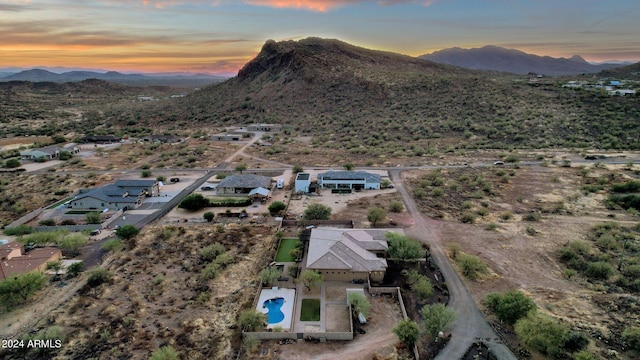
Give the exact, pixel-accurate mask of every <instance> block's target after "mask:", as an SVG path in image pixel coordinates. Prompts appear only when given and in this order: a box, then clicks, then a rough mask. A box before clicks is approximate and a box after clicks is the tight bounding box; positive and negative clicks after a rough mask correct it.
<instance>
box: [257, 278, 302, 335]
mask: <svg viewBox="0 0 640 360" xmlns="http://www.w3.org/2000/svg"><path fill="white" fill-rule="evenodd" d="M278 297H281V298H284V304H282V307H281V308H280V311H282V313H283V314H284V319H282V321H280V322H279V323H275V324H268V325H267V328H269V329H272V328H273V327H274V326H277V325H279V326H280V327H282V330H285V331H288V330H290V329H291V320H292V319H293V306H294V305H295V301H296V290H295V289H283V288H277V287H273V288H266V289H262V292H260V299H258V306H257V310H258V311H260V312H262V313H264V314H266V313H267V312H268V311H269V310H268V309H266V308H263V307H262V306H263V304H264V302H265V301H267V300H269V299H273V298H278Z"/></svg>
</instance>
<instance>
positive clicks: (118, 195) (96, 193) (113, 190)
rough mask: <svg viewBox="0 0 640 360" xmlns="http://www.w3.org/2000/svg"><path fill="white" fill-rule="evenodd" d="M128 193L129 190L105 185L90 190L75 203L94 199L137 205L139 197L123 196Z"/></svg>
mask: <svg viewBox="0 0 640 360" xmlns="http://www.w3.org/2000/svg"><path fill="white" fill-rule="evenodd" d="M125 193H127V190H125V189H123V188H121V187H119V186H116V185H114V184H109V185H105V186H102V187H99V188H95V189H93V190H89V191H87V192H85V193H82V194H80V195H78V196H77V197H76V198H75V199H73V201H76V200H80V199H84V198H87V197H92V198H95V199H98V200H102V201H105V202H118V203H135V202H137V201H138V197H137V196H135V195H134V196H126V197H125V196H123V195H124V194H125Z"/></svg>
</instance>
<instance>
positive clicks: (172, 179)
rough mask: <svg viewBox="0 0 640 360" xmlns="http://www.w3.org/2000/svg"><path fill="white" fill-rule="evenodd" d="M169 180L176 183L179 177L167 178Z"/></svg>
mask: <svg viewBox="0 0 640 360" xmlns="http://www.w3.org/2000/svg"><path fill="white" fill-rule="evenodd" d="M169 181H171V182H172V183H177V182H180V178H177V177H174V178H171V179H169Z"/></svg>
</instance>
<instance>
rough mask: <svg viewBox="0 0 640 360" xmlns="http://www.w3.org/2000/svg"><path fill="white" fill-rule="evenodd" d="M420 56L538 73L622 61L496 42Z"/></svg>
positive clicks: (478, 67)
mask: <svg viewBox="0 0 640 360" xmlns="http://www.w3.org/2000/svg"><path fill="white" fill-rule="evenodd" d="M420 58H422V59H425V60H430V61H434V62H437V63H442V64H449V65H455V66H460V67H463V68H467V69H475V70H493V71H504V72H508V73H513V74H528V73H536V74H544V75H550V76H555V75H571V74H582V73H597V72H599V71H601V70H604V69H610V68H614V67H617V66H620V65H619V64H600V65H594V64H590V63H588V62H587V61H585V60H584V59H583V58H582V57H581V56H579V55H574V56H572V57H570V58H554V57H551V56H538V55H533V54H528V53H526V52H523V51H520V50H516V49H506V48H503V47H500V46H493V45H487V46H483V47H481V48H473V49H462V48H459V47H454V48H449V49H444V50H440V51H436V52H433V53H431V54H425V55H421V56H420Z"/></svg>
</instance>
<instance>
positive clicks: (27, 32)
mask: <svg viewBox="0 0 640 360" xmlns="http://www.w3.org/2000/svg"><path fill="white" fill-rule="evenodd" d="M638 19H640V1H638V0H609V1H605V0H598V1H595V0H553V1H551V0H535V1H534V0H529V1H525V0H415V1H411V0H378V1H364V0H329V1H319V0H292V1H287V0H233V1H231V0H229V1H227V0H192V1H189V0H158V1H153V0H97V1H90V0H0V68H7V67H21V68H30V67H36V66H47V67H56V66H60V67H68V68H87V69H105V70H116V71H139V72H173V71H175V72H206V73H226V74H235V73H236V72H237V70H238V69H239V68H240V67H242V65H244V64H245V63H246V62H247V61H248V60H250V59H251V58H252V57H254V56H255V55H256V54H257V52H258V51H259V50H260V47H261V46H262V44H263V43H264V42H265V41H266V40H267V39H274V40H287V39H300V38H305V37H308V36H317V37H326V38H337V39H340V40H343V41H346V42H349V43H352V44H355V45H359V46H364V47H367V48H372V49H380V50H388V51H394V52H399V53H403V54H407V55H413V56H417V55H421V54H425V53H430V52H433V51H436V50H441V49H443V48H448V47H454V46H458V47H463V48H471V47H481V46H484V45H498V46H503V47H507V48H516V49H519V50H522V51H526V52H529V53H534V54H538V55H550V56H555V57H559V56H563V57H569V56H572V55H575V54H579V55H582V56H583V57H584V58H585V59H587V60H589V61H603V60H612V59H615V60H634V61H638V60H640V40H639V35H638V34H640V21H638Z"/></svg>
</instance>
